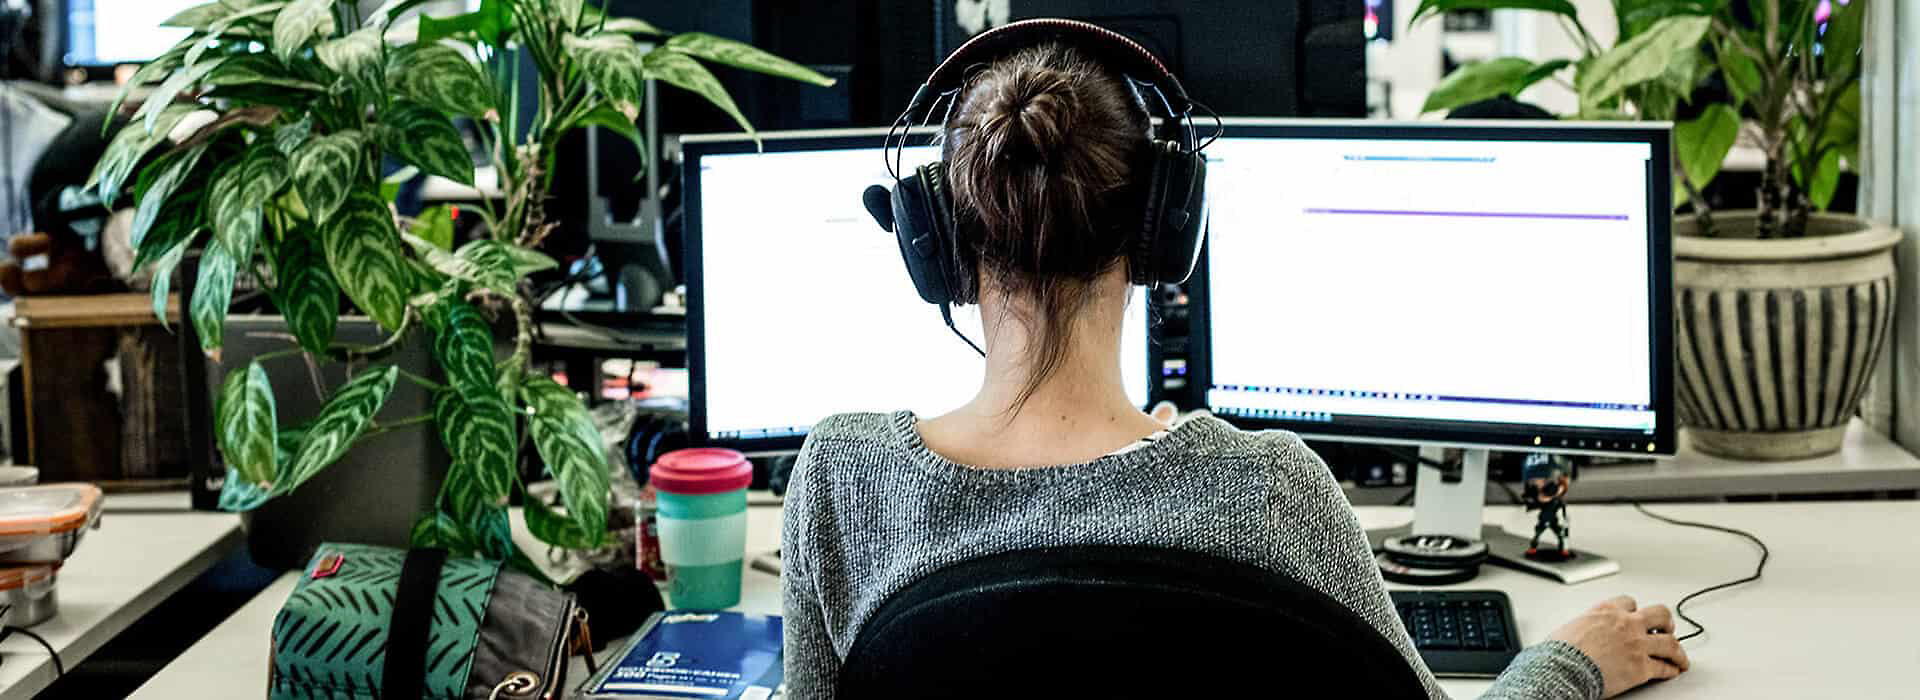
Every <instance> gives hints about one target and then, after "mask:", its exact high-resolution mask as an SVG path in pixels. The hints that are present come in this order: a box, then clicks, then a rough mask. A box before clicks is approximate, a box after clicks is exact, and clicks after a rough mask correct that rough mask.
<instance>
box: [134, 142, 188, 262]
mask: <svg viewBox="0 0 1920 700" xmlns="http://www.w3.org/2000/svg"><path fill="white" fill-rule="evenodd" d="M206 152H207V144H204V143H203V144H200V145H198V146H194V147H192V148H189V149H187V150H185V151H181V152H179V153H174V154H171V155H168V156H166V157H165V158H164V159H163V160H162V161H156V162H155V163H154V164H153V165H151V166H148V168H147V170H148V171H149V172H151V171H153V170H154V169H155V168H159V174H158V175H156V176H155V177H154V178H153V183H152V184H150V185H148V186H147V189H146V191H144V192H141V193H140V197H139V203H138V205H137V206H136V207H135V208H134V210H133V227H132V230H131V231H130V232H129V233H128V234H127V244H128V245H130V246H132V247H133V249H134V250H136V251H137V250H140V248H141V243H143V242H144V241H145V240H146V238H147V233H148V232H149V231H151V230H153V224H154V222H155V221H158V220H159V219H160V212H161V211H162V210H164V209H165V206H166V204H167V200H169V199H171V198H172V197H173V193H174V191H176V190H178V189H179V188H180V184H181V183H182V182H184V181H185V180H186V179H187V174H188V173H190V172H193V168H194V166H197V165H199V164H200V156H202V155H205V154H206Z"/></svg>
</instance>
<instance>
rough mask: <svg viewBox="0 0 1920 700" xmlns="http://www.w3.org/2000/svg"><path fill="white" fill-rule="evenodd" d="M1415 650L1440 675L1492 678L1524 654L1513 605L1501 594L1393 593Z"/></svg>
mask: <svg viewBox="0 0 1920 700" xmlns="http://www.w3.org/2000/svg"><path fill="white" fill-rule="evenodd" d="M1389 594H1390V595H1392V596H1393V607H1394V608H1395V609H1396V610H1398V611H1399V613H1400V622H1401V623H1403V624H1405V625H1406V626H1407V634H1410V635H1413V646H1414V648H1416V649H1418V650H1420V658H1421V659H1424V660H1426V662H1427V668H1430V669H1433V674H1434V675H1436V676H1464V677H1473V678H1491V677H1493V676H1497V675H1500V672H1501V671H1503V670H1505V669H1506V668H1507V664H1508V663H1510V662H1512V661H1513V657H1514V655H1515V654H1519V653H1520V635H1519V627H1517V626H1515V625H1514V623H1513V604H1512V603H1510V602H1509V601H1508V600H1507V594H1505V593H1501V592H1500V591H1389Z"/></svg>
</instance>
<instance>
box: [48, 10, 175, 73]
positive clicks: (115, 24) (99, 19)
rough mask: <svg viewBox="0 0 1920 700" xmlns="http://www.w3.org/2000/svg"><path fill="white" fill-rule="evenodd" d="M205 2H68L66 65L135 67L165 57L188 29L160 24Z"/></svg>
mask: <svg viewBox="0 0 1920 700" xmlns="http://www.w3.org/2000/svg"><path fill="white" fill-rule="evenodd" d="M203 1H204V0H68V5H67V63H68V64H69V65H78V66H91V65H110V64H116V63H138V62H142V61H150V60H153V58H154V57H156V56H159V55H160V54H163V53H166V51H167V49H170V48H173V45H174V44H177V43H180V40H181V39H185V38H187V32H188V30H187V29H183V28H178V27H162V26H160V23H161V22H165V21H167V20H168V19H169V18H171V17H173V16H174V15H176V14H179V13H180V11H181V10H185V9H187V8H189V7H193V6H195V5H199V4H202V2H203Z"/></svg>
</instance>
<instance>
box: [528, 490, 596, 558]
mask: <svg viewBox="0 0 1920 700" xmlns="http://www.w3.org/2000/svg"><path fill="white" fill-rule="evenodd" d="M522 512H523V513H524V514H525V515H526V518H527V532H528V533H529V534H532V535H533V537H534V539H537V540H540V541H541V542H545V543H547V544H550V545H554V546H556V547H564V548H567V549H592V548H594V547H598V546H600V544H601V543H602V542H603V541H605V540H604V533H595V532H594V531H592V530H590V529H588V528H587V526H585V525H582V524H581V523H580V521H579V520H577V519H574V518H569V517H567V515H562V514H560V513H556V512H554V510H553V508H551V507H549V506H548V505H547V504H546V503H544V502H541V500H540V499H538V498H532V497H528V498H527V501H526V507H525V508H524V509H522Z"/></svg>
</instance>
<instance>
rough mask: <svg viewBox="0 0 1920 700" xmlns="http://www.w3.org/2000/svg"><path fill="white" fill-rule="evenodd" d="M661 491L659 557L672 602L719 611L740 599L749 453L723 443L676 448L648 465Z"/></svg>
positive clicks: (750, 477)
mask: <svg viewBox="0 0 1920 700" xmlns="http://www.w3.org/2000/svg"><path fill="white" fill-rule="evenodd" d="M648 480H649V482H650V483H652V485H653V489H654V492H655V493H656V494H658V506H659V512H658V516H657V517H658V519H659V524H660V558H661V559H662V560H664V561H665V562H666V565H667V578H668V583H667V596H668V598H669V599H671V601H672V603H673V607H675V608H683V609H691V610H719V609H722V608H728V607H732V606H734V605H738V604H739V603H740V573H741V571H740V563H741V560H742V559H745V558H746V552H747V485H748V484H749V483H752V482H753V465H751V464H749V463H748V462H747V457H746V455H743V454H740V453H739V452H735V451H733V450H726V449H719V448H710V447H703V448H694V449H686V450H675V451H673V452H668V453H666V454H664V455H661V456H660V459H659V461H656V462H654V463H653V467H652V468H651V469H649V470H648Z"/></svg>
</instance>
